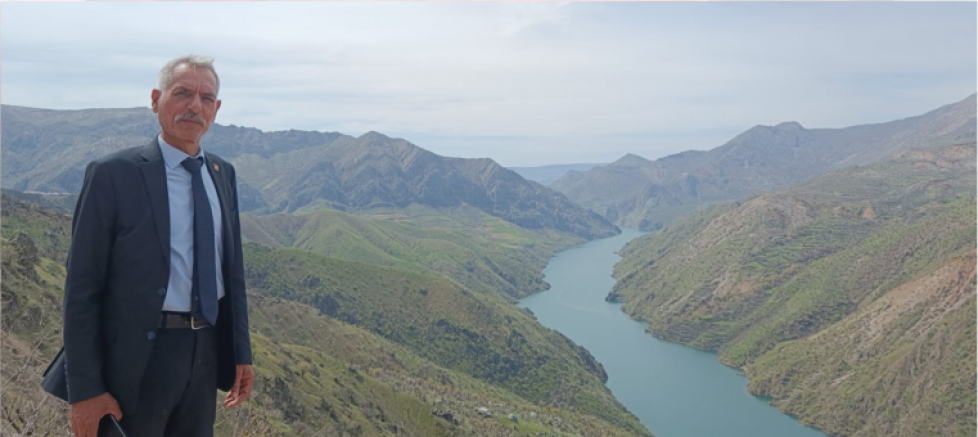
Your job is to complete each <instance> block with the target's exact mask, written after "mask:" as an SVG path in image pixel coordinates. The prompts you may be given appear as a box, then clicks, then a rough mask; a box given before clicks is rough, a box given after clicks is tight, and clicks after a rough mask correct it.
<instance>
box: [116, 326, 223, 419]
mask: <svg viewBox="0 0 978 437" xmlns="http://www.w3.org/2000/svg"><path fill="white" fill-rule="evenodd" d="M214 341H215V340H214V328H205V329H198V330H192V329H159V330H157V335H156V339H155V340H154V342H155V344H154V345H153V353H152V355H151V356H150V360H149V364H148V365H147V366H146V372H145V373H144V374H143V380H142V383H141V384H140V386H139V403H138V404H137V405H136V408H135V410H133V411H132V412H130V413H128V414H126V415H125V416H124V417H123V418H122V420H121V421H120V422H119V424H120V425H122V428H123V429H124V430H125V431H126V434H127V435H128V436H129V437H164V436H165V437H212V436H213V435H214V415H215V412H216V408H217V404H216V402H217V361H216V355H215V344H214ZM105 423H106V422H103V426H102V427H101V428H100V429H99V436H100V437H108V436H111V437H117V436H118V432H117V431H115V429H114V428H112V427H111V426H108V427H107V426H105ZM105 428H110V429H105Z"/></svg>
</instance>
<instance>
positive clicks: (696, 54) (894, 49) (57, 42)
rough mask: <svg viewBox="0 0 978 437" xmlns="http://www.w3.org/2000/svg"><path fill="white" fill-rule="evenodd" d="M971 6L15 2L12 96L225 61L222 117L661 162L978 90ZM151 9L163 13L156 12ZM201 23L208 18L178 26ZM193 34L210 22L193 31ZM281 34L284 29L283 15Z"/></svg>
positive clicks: (110, 93) (561, 159) (70, 97)
mask: <svg viewBox="0 0 978 437" xmlns="http://www.w3.org/2000/svg"><path fill="white" fill-rule="evenodd" d="M975 11H976V5H975V3H973V2H967V3H964V2H962V3H817V4H813V3H763V4H745V3H673V4H662V3H642V4H633V3H626V4H600V3H532V4H520V3H425V4H422V3H405V4H401V3H289V4H282V3H234V4H224V3H220V4H190V3H156V2H153V3H135V4H122V3H10V4H7V5H5V6H4V14H3V15H2V17H0V22H2V26H0V32H2V34H0V35H2V37H0V41H2V51H0V65H2V67H0V68H2V75H0V81H2V88H3V91H4V92H3V103H4V104H11V105H19V106H31V107H40V108H49V109H87V108H100V107H101V108H131V107H147V108H148V103H149V91H150V90H151V89H152V88H153V86H154V85H155V81H156V74H157V71H158V69H159V67H160V66H161V65H162V64H163V63H164V62H165V61H167V60H169V59H171V58H173V57H176V56H179V55H183V54H186V53H189V52H194V53H198V54H204V55H209V56H214V57H215V58H216V67H217V69H218V72H219V74H220V75H221V82H222V90H221V98H222V99H223V101H224V106H223V107H222V109H221V112H220V113H219V114H218V117H217V123H220V124H223V125H231V124H233V125H237V126H247V127H255V128H258V129H261V130H263V131H273V130H288V129H300V130H317V131H337V132H341V133H344V134H348V135H352V136H359V135H362V134H364V133H366V132H368V131H377V132H380V133H383V134H384V135H387V136H391V137H397V138H404V139H406V140H408V141H410V142H412V143H414V144H416V145H418V146H420V147H423V148H425V149H428V150H431V151H433V152H435V153H438V154H440V155H444V156H455V157H489V158H492V159H494V160H496V161H497V162H499V163H500V164H502V165H505V166H509V167H534V166H542V165H563V164H576V163H604V162H613V161H615V160H617V159H618V158H620V157H622V156H624V155H625V154H627V153H633V154H636V155H639V156H642V157H645V158H647V159H656V158H659V157H662V156H666V155H670V154H673V153H678V152H682V151H685V150H691V149H696V150H707V149H712V148H714V147H717V146H720V145H722V144H723V143H725V142H726V141H728V140H730V139H731V138H733V137H734V136H736V135H737V134H739V133H741V132H743V131H745V130H747V129H749V128H751V127H753V126H755V125H776V124H778V123H781V122H787V121H797V122H799V123H801V124H802V125H803V126H805V127H806V128H841V127H847V126H852V125H859V124H869V123H879V122H887V121H892V120H897V119H901V118H906V117H911V116H916V115H920V114H923V113H925V112H927V111H930V110H933V109H936V108H938V107H940V106H942V105H946V104H951V103H955V102H958V101H960V100H962V99H964V98H966V97H967V96H968V95H970V94H973V93H974V92H975V77H976V69H975V63H976V41H975V39H974V34H975V29H976V23H975V22H974V20H973V17H974V15H975ZM147 17H152V18H153V19H148V18H147ZM187 17H196V18H200V19H201V20H202V22H204V23H205V24H201V25H200V26H196V27H194V28H189V27H188V26H174V27H168V26H166V24H165V23H171V22H174V23H179V22H183V20H185V19H186V18H187ZM194 23H197V21H194ZM280 23H281V24H280Z"/></svg>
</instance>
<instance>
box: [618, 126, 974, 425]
mask: <svg viewBox="0 0 978 437" xmlns="http://www.w3.org/2000/svg"><path fill="white" fill-rule="evenodd" d="M975 207H976V205H975V145H974V144H973V143H972V144H965V145H956V146H945V147H939V148H930V149H915V150H911V151H908V152H904V153H903V154H901V155H899V156H898V157H897V158H895V159H893V160H890V161H887V162H884V163H880V164H876V165H872V166H868V167H854V168H848V169H843V170H838V171H835V172H832V173H828V174H826V175H824V176H820V177H818V178H815V179H813V180H812V181H809V182H807V183H804V184H801V185H798V186H795V187H792V188H789V189H787V190H783V191H778V192H772V193H768V194H763V195H760V196H757V197H755V198H752V199H748V200H744V201H742V202H738V203H735V204H729V205H723V206H718V207H713V208H711V209H708V210H706V211H703V212H700V213H697V214H693V215H691V216H689V217H687V218H685V219H682V220H679V221H677V222H675V223H673V224H672V225H670V226H668V227H667V228H665V229H663V230H661V231H659V232H656V233H653V234H650V235H648V236H646V237H643V238H640V239H638V240H635V241H633V242H632V243H630V244H628V245H626V247H625V248H624V249H623V250H622V252H621V253H622V254H623V256H624V259H623V260H622V262H621V263H620V264H619V265H618V266H616V269H615V277H616V279H617V281H618V282H617V284H616V286H615V289H614V290H613V292H612V294H611V295H610V296H609V298H610V299H618V300H624V301H625V302H626V304H625V305H624V307H623V309H624V310H625V311H626V312H627V313H629V314H630V315H632V316H633V317H636V318H639V319H642V320H644V321H647V322H649V323H650V326H649V332H650V333H652V334H653V335H655V336H657V337H661V338H664V339H668V340H671V341H677V342H681V343H685V344H689V345H691V346H694V347H697V348H701V349H708V350H716V351H718V352H719V358H720V360H721V361H723V362H725V363H727V364H730V365H733V366H738V367H742V366H747V367H746V369H748V374H749V375H753V376H755V377H758V379H757V380H755V381H754V382H752V384H751V389H752V390H754V391H755V392H756V393H763V394H772V395H774V396H777V397H778V398H782V399H783V400H782V401H776V402H775V403H776V404H777V405H778V406H779V407H781V408H783V409H785V410H786V411H789V412H791V413H794V414H797V415H799V416H800V417H801V419H802V421H804V422H806V423H811V424H814V425H816V426H818V427H820V428H823V429H825V430H827V431H828V432H830V433H832V434H838V435H907V436H910V435H913V436H917V435H936V434H927V433H925V432H923V430H925V429H929V428H928V427H932V425H934V424H937V423H940V424H943V426H944V427H945V428H944V429H945V430H946V431H947V432H951V434H939V435H964V434H961V432H963V430H966V429H970V431H969V432H973V430H974V424H975V422H974V414H973V413H974V411H975V398H974V374H975V371H974V369H975V367H974V366H975V361H974V353H973V347H970V349H971V352H970V358H969V353H962V352H951V350H953V347H951V346H949V345H951V344H959V343H960V342H967V341H970V342H971V345H972V346H973V344H974V342H975V338H974V330H973V326H972V327H971V328H970V330H969V329H968V328H966V327H964V326H963V325H962V322H964V321H965V318H963V316H962V314H965V313H964V312H962V311H965V310H963V309H958V308H967V307H969V305H972V306H973V304H974V299H975V293H974V287H973V286H968V285H967V284H968V283H969V281H973V280H974V268H973V262H972V263H970V264H971V266H970V267H968V266H967V264H968V263H963V264H962V263H960V262H958V261H955V260H959V259H963V258H967V257H972V256H973V253H974V248H975V244H976V240H975ZM949 266H950V267H949ZM953 266H958V268H956V269H954V268H953ZM966 267H967V268H966ZM947 268H952V270H954V275H952V276H954V281H957V282H954V281H950V280H945V282H947V283H955V284H958V285H957V286H956V287H957V288H958V291H955V296H957V297H955V299H956V300H954V302H955V303H954V304H953V305H952V304H949V303H946V302H944V301H943V300H941V299H939V298H938V297H932V298H926V297H924V296H923V295H908V294H907V293H906V292H903V294H900V293H899V292H898V291H899V290H901V289H903V288H905V287H914V286H913V285H911V284H914V283H915V281H923V280H924V279H922V278H925V277H928V276H929V275H935V274H936V273H935V272H938V271H940V270H941V269H947ZM950 288H953V287H950ZM894 293H897V294H894ZM896 296H902V297H896ZM889 299H897V300H899V301H901V302H903V303H902V305H904V309H903V310H901V311H896V310H894V309H892V308H891V307H885V305H884V304H883V303H881V302H886V301H887V300H889ZM908 299H910V300H912V302H908ZM969 301H970V302H971V303H970V304H969V303H968V302H969ZM881 306H883V307H881ZM962 306H963V307H962ZM881 308H882V309H881ZM884 309H886V310H887V311H890V312H891V313H892V314H891V315H890V317H891V318H893V319H894V320H890V319H888V318H885V319H882V320H881V318H880V317H877V313H878V312H879V311H882V310H884ZM937 309H941V310H940V311H937ZM945 309H946V310H947V311H944V310H945ZM952 310H955V311H952ZM972 315H973V313H972ZM854 320H856V321H859V322H856V321H854ZM921 320H926V321H928V322H927V323H931V324H936V325H935V327H933V328H928V329H923V328H922V327H921V326H918V322H920V321H921ZM973 322H974V320H973V317H972V319H971V320H970V322H968V323H971V324H972V325H973ZM869 325H874V326H872V327H868V326H869ZM884 327H885V328H886V329H884ZM911 327H915V328H914V329H910V328H911ZM922 329H923V330H922ZM969 333H970V334H969ZM969 335H970V337H969ZM881 336H882V337H881ZM819 339H820V340H819ZM786 342H787V343H786ZM940 342H945V343H942V344H938V343H940ZM856 343H858V344H859V345H860V348H866V351H867V352H865V353H856V352H853V351H854V350H860V348H855V349H853V344H856ZM913 350H916V351H921V353H924V352H926V353H927V354H930V355H931V359H917V360H916V361H914V360H913V359H912V358H911V357H908V356H907V355H906V354H907V353H909V352H910V351H913ZM813 354H814V355H813ZM948 354H953V355H950V356H949V355H948ZM814 356H818V357H819V358H818V359H817V360H815V359H813V358H812V357H814ZM803 357H807V358H803ZM918 358H920V357H918ZM944 368H949V369H954V372H951V373H947V372H941V371H939V370H941V369H944ZM968 369H970V370H968ZM968 372H970V373H968ZM908 373H909V374H908ZM829 375H833V376H832V377H831V378H829ZM887 375H888V376H889V377H892V378H895V379H896V380H899V381H900V382H899V383H897V382H894V381H893V380H885V379H883V378H886V377H887ZM962 375H970V376H962ZM929 376H933V377H934V378H930V377H929ZM922 384H923V385H926V384H944V386H945V387H944V389H942V390H934V389H933V387H930V388H929V389H928V390H924V391H921V390H917V389H918V388H919V387H920V386H921V385H922ZM955 384H958V385H955ZM960 384H965V385H963V386H962V385H960ZM950 385H954V387H953V388H949V387H950ZM969 392H970V394H967V393H969ZM903 396H909V397H908V398H903ZM870 400H872V402H877V403H878V404H877V405H876V406H875V407H869V406H865V405H864V406H865V407H866V408H858V409H857V408H854V405H855V404H862V403H865V402H870ZM884 400H886V401H887V402H889V401H892V402H893V403H892V404H891V405H888V406H886V407H883V406H881V404H882V403H883V402H884ZM898 400H899V401H898ZM924 405H931V406H935V405H936V406H940V408H932V407H924ZM846 409H848V410H846ZM968 409H970V411H971V413H969V414H968V415H966V416H963V415H961V414H960V412H961V411H964V410H968ZM843 410H845V411H843ZM897 417H899V420H897ZM906 417H912V418H913V419H905V418H906ZM883 429H886V430H887V432H881V431H880V430H883Z"/></svg>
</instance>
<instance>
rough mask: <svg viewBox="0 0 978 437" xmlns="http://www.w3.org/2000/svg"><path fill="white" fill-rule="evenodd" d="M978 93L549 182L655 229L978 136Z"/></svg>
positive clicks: (772, 129)
mask: <svg viewBox="0 0 978 437" xmlns="http://www.w3.org/2000/svg"><path fill="white" fill-rule="evenodd" d="M975 102H976V98H975V95H974V94H972V95H971V96H968V97H967V98H965V99H964V100H962V101H960V102H957V103H954V104H950V105H946V106H943V107H941V108H938V109H935V110H933V111H930V112H928V113H926V114H922V115H919V116H916V117H910V118H905V119H902V120H896V121H891V122H887V123H879V124H866V125H859V126H852V127H847V128H842V129H807V128H805V127H803V126H802V125H801V124H799V123H797V122H785V123H781V124H778V125H776V126H755V127H753V128H751V129H749V130H747V131H745V132H744V133H742V134H740V135H738V136H736V137H735V138H733V139H731V140H730V141H728V142H727V143H726V144H723V145H722V146H720V147H717V148H715V149H712V150H709V151H688V152H682V153H678V154H675V155H670V156H666V157H664V158H660V159H657V160H655V161H650V160H647V159H645V158H642V157H640V156H637V155H633V154H629V155H626V156H625V157H623V158H621V159H619V160H618V161H615V162H613V163H611V164H608V165H605V166H601V167H596V168H594V169H591V170H589V171H586V172H579V171H570V172H568V173H567V174H566V175H564V176H563V177H561V178H560V179H558V180H557V181H555V182H553V183H552V184H550V185H549V187H550V188H553V189H555V190H557V191H560V192H561V193H564V194H565V195H567V197H569V198H570V199H571V200H573V201H575V202H577V203H579V204H581V205H583V206H585V207H588V208H591V209H592V210H594V211H596V212H598V213H599V214H602V215H603V216H604V217H605V218H607V219H608V220H610V221H612V222H614V223H617V224H619V225H622V226H628V227H635V228H640V229H646V230H652V229H658V228H660V227H662V226H665V225H667V224H668V223H670V222H671V221H673V220H675V219H676V218H678V217H680V216H682V215H684V214H687V213H689V212H692V211H694V210H696V209H698V208H700V207H702V206H704V205H710V204H716V203H722V202H729V201H733V200H737V199H740V198H743V197H746V196H750V195H753V194H758V193H761V192H765V191H770V190H777V189H781V188H785V187H787V186H789V185H791V184H794V183H798V182H801V181H804V180H807V179H810V178H812V177H815V176H817V175H820V174H823V173H825V172H828V171H831V170H834V169H838V168H843V167H846V166H852V165H867V164H871V163H874V162H879V161H881V160H884V159H887V158H890V157H893V156H895V155H896V154H898V153H900V152H901V151H904V150H908V149H911V148H914V147H918V146H922V145H927V144H954V143H959V142H966V141H973V140H974V138H975V120H976V118H975Z"/></svg>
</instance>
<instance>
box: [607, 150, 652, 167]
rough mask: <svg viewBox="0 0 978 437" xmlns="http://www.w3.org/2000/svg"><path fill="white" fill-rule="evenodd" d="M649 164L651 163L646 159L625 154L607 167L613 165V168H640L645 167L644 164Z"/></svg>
mask: <svg viewBox="0 0 978 437" xmlns="http://www.w3.org/2000/svg"><path fill="white" fill-rule="evenodd" d="M651 162H652V161H649V160H648V159H645V158H643V157H641V156H638V155H636V154H634V153H629V154H626V155H625V156H622V157H621V158H619V159H618V160H617V161H615V162H613V163H611V164H609V165H614V166H619V167H641V166H643V165H646V164H649V163H651Z"/></svg>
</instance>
